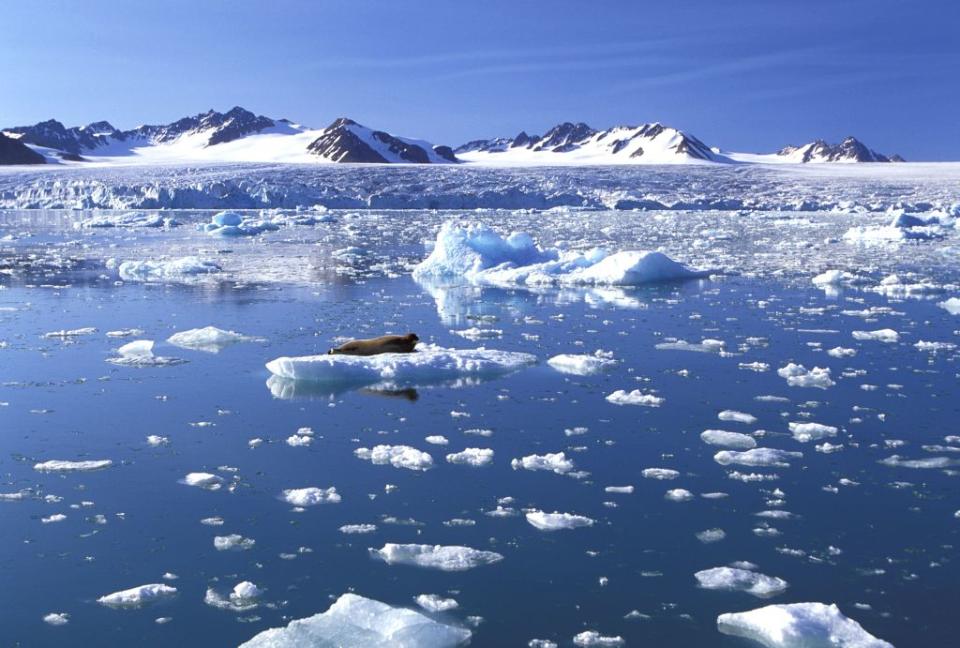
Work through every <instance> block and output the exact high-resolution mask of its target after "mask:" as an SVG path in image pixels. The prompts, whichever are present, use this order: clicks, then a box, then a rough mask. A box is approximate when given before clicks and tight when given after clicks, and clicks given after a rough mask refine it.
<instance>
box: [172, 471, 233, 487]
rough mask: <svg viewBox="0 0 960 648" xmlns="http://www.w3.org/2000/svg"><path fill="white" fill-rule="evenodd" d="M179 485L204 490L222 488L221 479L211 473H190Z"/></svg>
mask: <svg viewBox="0 0 960 648" xmlns="http://www.w3.org/2000/svg"><path fill="white" fill-rule="evenodd" d="M180 483H182V484H185V485H187V486H196V487H197V488H204V489H206V490H220V487H221V486H223V477H220V476H219V475H214V474H212V473H205V472H192V473H188V474H187V476H186V477H184V478H183V480H181V482H180Z"/></svg>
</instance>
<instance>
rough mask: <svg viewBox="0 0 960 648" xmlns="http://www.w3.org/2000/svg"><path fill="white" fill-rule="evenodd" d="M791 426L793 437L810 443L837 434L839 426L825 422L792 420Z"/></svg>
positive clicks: (801, 441)
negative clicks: (825, 423)
mask: <svg viewBox="0 0 960 648" xmlns="http://www.w3.org/2000/svg"><path fill="white" fill-rule="evenodd" d="M789 427H790V433H791V434H792V435H793V438H794V439H796V440H797V441H799V442H800V443H809V442H810V441H817V440H819V439H823V438H826V437H835V436H837V428H835V427H833V426H832V425H824V424H823V423H812V422H808V423H798V422H796V421H791V422H790V424H789Z"/></svg>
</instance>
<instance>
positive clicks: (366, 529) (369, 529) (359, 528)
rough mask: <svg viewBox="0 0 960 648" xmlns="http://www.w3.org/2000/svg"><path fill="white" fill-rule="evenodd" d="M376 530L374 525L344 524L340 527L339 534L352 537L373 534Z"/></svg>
mask: <svg viewBox="0 0 960 648" xmlns="http://www.w3.org/2000/svg"><path fill="white" fill-rule="evenodd" d="M376 530H377V525H376V524H344V525H343V526H342V527H340V533H343V534H346V535H354V534H359V533H373V532H374V531H376Z"/></svg>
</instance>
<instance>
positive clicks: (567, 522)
mask: <svg viewBox="0 0 960 648" xmlns="http://www.w3.org/2000/svg"><path fill="white" fill-rule="evenodd" d="M527 522H529V523H530V524H531V525H532V526H535V527H536V528H538V529H540V530H541V531H559V530H561V529H576V528H578V527H586V526H593V524H594V522H596V520H593V519H591V518H588V517H585V516H583V515H575V514H573V513H558V512H556V511H554V512H553V513H545V512H544V511H530V512H528V513H527Z"/></svg>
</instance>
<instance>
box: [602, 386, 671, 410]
mask: <svg viewBox="0 0 960 648" xmlns="http://www.w3.org/2000/svg"><path fill="white" fill-rule="evenodd" d="M607 401H608V402H610V403H613V404H614V405H644V406H646V407H660V406H661V405H663V403H664V401H666V399H665V398H662V397H660V396H655V395H654V394H645V393H644V392H642V391H640V390H639V389H634V390H633V391H630V392H627V391H626V390H624V389H618V390H617V391H615V392H613V393H612V394H609V395H608V396H607Z"/></svg>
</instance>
